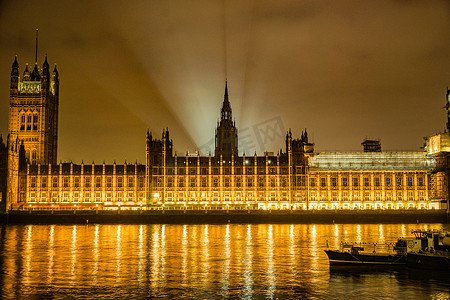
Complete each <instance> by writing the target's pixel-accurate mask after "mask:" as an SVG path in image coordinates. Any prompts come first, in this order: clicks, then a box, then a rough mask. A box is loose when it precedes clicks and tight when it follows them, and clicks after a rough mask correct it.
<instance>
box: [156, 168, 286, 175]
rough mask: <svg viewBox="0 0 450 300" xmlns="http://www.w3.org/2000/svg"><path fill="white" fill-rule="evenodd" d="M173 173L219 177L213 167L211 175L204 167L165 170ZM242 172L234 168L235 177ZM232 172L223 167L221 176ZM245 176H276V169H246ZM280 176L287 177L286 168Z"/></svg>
mask: <svg viewBox="0 0 450 300" xmlns="http://www.w3.org/2000/svg"><path fill="white" fill-rule="evenodd" d="M156 169H157V173H158V175H162V174H163V173H162V172H163V168H156ZM175 171H177V175H197V174H198V172H199V175H209V174H212V175H220V174H221V173H220V168H218V167H213V168H211V173H210V171H209V168H205V167H201V168H200V170H199V171H198V170H197V168H196V167H189V168H187V169H186V167H178V168H176V169H175V168H171V167H168V168H166V175H175ZM243 172H244V168H242V167H235V168H234V174H235V175H243ZM231 173H232V170H231V168H230V167H225V168H223V169H222V174H223V175H231ZM245 174H247V175H254V174H257V175H265V174H269V175H276V174H277V168H275V167H270V168H268V170H267V172H266V167H257V168H256V171H255V167H246V168H245ZM280 174H281V175H287V174H288V168H287V167H280Z"/></svg>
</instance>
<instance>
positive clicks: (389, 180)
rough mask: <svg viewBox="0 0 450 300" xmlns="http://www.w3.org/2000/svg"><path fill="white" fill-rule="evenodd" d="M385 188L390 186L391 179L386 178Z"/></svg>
mask: <svg viewBox="0 0 450 300" xmlns="http://www.w3.org/2000/svg"><path fill="white" fill-rule="evenodd" d="M386 186H391V177H386Z"/></svg>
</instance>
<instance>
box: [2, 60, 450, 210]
mask: <svg viewBox="0 0 450 300" xmlns="http://www.w3.org/2000/svg"><path fill="white" fill-rule="evenodd" d="M35 70H36V71H35ZM27 72H28V71H27V68H26V69H25V73H24V76H23V79H20V78H19V76H18V63H17V60H15V61H14V63H13V71H12V73H11V101H10V116H9V119H10V122H9V124H10V127H9V137H8V140H7V142H6V144H4V143H3V141H2V142H1V147H0V160H1V162H0V163H2V164H0V174H3V175H1V176H0V177H2V180H3V181H0V186H1V191H2V193H3V195H2V203H3V209H6V210H8V209H15V208H27V209H30V208H33V209H39V208H40V209H50V208H51V209H57V208H59V209H64V208H66V209H74V207H76V208H77V209H82V208H102V209H119V208H120V209H123V208H131V209H150V208H151V209H304V210H313V209H443V208H447V203H448V192H447V191H448V188H447V187H448V178H449V176H448V169H449V167H448V166H449V164H447V161H448V160H447V152H448V150H449V149H447V148H448V147H450V146H448V145H450V134H449V133H448V132H449V131H450V130H449V129H448V130H447V132H446V133H443V134H439V135H436V136H433V137H430V138H428V142H427V147H426V151H422V152H382V151H381V146H380V145H379V144H378V145H377V141H369V142H368V143H363V145H364V147H365V151H364V152H363V151H361V152H357V151H355V152H315V151H314V144H312V143H310V142H309V140H308V133H307V131H306V130H305V131H304V132H302V133H301V135H300V137H299V138H294V137H293V134H292V132H291V130H289V131H288V132H287V134H286V146H285V149H284V151H280V152H279V153H276V154H275V153H273V152H265V153H264V155H262V156H257V155H256V154H255V155H253V156H246V155H242V156H240V155H239V154H238V130H237V128H236V126H235V123H234V121H233V119H232V110H231V104H230V101H229V95H228V87H227V85H225V95H224V100H223V104H222V108H221V119H220V121H219V122H218V124H217V128H216V138H215V154H214V155H209V156H200V155H199V154H196V155H183V156H179V155H177V154H176V153H174V151H173V142H172V140H171V139H170V135H169V130H168V129H166V130H163V133H162V136H161V138H154V137H153V135H152V134H151V133H150V132H147V141H146V162H145V164H144V165H142V164H124V165H117V164H112V165H106V164H101V165H95V164H86V165H85V164H73V163H60V164H56V163H55V162H56V141H57V116H58V84H59V81H58V72H57V71H56V68H55V70H54V71H53V74H52V75H51V76H50V75H49V73H48V63H47V60H45V63H44V65H43V68H42V72H40V75H39V76H40V77H38V76H37V75H36V74H39V70H38V68H37V64H36V66H35V69H34V70H33V72H34V73H33V72H32V73H30V74H28V73H29V72H28V73H27ZM32 74H34V75H33V76H32ZM38 79H39V80H40V81H38ZM39 83H40V87H38V86H39ZM447 98H448V101H449V103H450V97H449V93H448V92H447ZM35 115H36V116H37V118H36V119H35V118H34V116H35ZM23 116H25V118H23ZM29 116H31V118H30V117H29ZM35 120H37V121H36V122H34V121H35ZM22 121H23V122H22ZM35 123H36V124H37V125H36V126H35V125H34V124H35ZM446 147H447V148H446ZM5 157H7V159H5ZM4 174H8V176H7V177H5V175H4ZM6 187H7V190H6ZM5 194H6V195H7V197H6V195H5Z"/></svg>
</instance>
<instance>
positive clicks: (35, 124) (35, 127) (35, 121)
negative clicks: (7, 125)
mask: <svg viewBox="0 0 450 300" xmlns="http://www.w3.org/2000/svg"><path fill="white" fill-rule="evenodd" d="M38 124H39V115H38V114H34V115H33V130H38Z"/></svg>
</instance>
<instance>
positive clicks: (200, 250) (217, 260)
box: [0, 224, 450, 299]
mask: <svg viewBox="0 0 450 300" xmlns="http://www.w3.org/2000/svg"><path fill="white" fill-rule="evenodd" d="M425 226H426V228H428V229H442V228H443V227H444V226H443V225H439V224H423V225H422V224H411V225H409V224H400V225H341V224H334V225H319V224H316V225H314V224H312V225H270V224H268V225H264V224H261V225H232V224H228V225H83V226H80V225H73V226H63V225H50V226H47V225H33V226H29V225H26V226H7V227H2V229H1V231H0V234H1V236H0V238H1V243H0V266H1V267H2V270H3V272H0V283H1V285H0V289H1V293H0V297H1V298H8V299H14V298H67V297H68V298H97V297H98V298H106V299H109V298H122V299H123V298H166V299H171V298H196V299H197V298H199V299H206V298H223V297H225V298H227V297H228V298H241V299H253V298H270V299H275V298H301V297H311V298H330V297H332V298H352V297H361V298H365V299H366V298H371V297H375V296H378V295H380V293H382V294H383V295H386V297H388V298H389V297H390V298H411V297H414V298H430V297H435V298H445V297H449V296H450V294H449V290H450V283H449V282H450V280H448V279H449V278H447V277H448V276H447V277H445V276H435V277H433V276H424V274H416V273H410V272H404V271H403V272H393V273H392V272H381V273H373V272H369V273H368V272H353V271H352V272H336V271H335V270H334V271H333V270H331V272H330V270H329V267H328V260H327V257H326V255H325V253H324V252H323V249H325V247H326V244H327V241H328V243H329V245H330V247H332V248H333V247H338V246H339V242H340V241H341V240H345V241H364V242H372V243H390V242H394V241H395V240H396V239H397V237H399V236H407V235H409V233H410V231H411V230H412V229H419V228H422V229H423V228H425ZM445 278H447V279H445Z"/></svg>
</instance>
